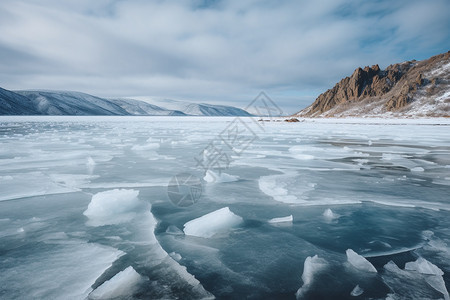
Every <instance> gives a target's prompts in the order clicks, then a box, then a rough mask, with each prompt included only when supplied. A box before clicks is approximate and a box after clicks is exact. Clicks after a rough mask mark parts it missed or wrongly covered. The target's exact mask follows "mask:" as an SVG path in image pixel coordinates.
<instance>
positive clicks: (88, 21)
mask: <svg viewBox="0 0 450 300" xmlns="http://www.w3.org/2000/svg"><path fill="white" fill-rule="evenodd" d="M199 3H200V1H180V2H170V1H143V0H127V1H117V0H116V1H113V0H100V1H89V0H81V1H80V0H76V1H75V0H69V1H57V0H40V1H38V0H2V1H1V2H0V86H2V87H5V88H10V89H22V88H49V89H70V90H80V91H84V92H89V93H93V94H95V95H99V96H132V95H141V96H143V95H148V96H159V97H177V98H183V99H192V100H196V101H222V102H227V101H230V102H233V103H237V102H239V101H242V105H241V106H245V104H246V102H249V101H251V98H252V97H253V96H256V95H257V93H258V92H259V90H265V91H266V92H268V94H269V95H271V96H272V97H273V98H274V100H277V101H279V102H281V105H283V106H285V107H286V108H287V110H291V112H292V111H294V110H295V109H296V107H300V106H304V105H305V104H307V102H310V101H312V100H313V99H314V97H315V96H317V94H318V93H320V92H321V91H324V90H326V89H328V88H330V87H331V86H332V85H333V84H334V83H335V82H336V81H338V80H339V79H340V78H341V77H343V76H346V75H349V74H351V72H352V71H353V69H355V68H356V67H358V66H364V65H369V64H374V63H379V64H380V65H381V66H382V67H383V66H386V65H388V64H390V63H395V62H397V61H398V60H406V59H413V58H418V59H421V58H426V57H427V56H430V55H432V54H437V52H443V51H446V50H448V49H447V48H449V46H450V44H449V43H450V42H449V40H450V39H449V36H450V33H449V32H450V29H449V28H450V22H449V20H448V16H447V12H448V11H449V10H450V4H449V2H448V1H445V0H431V1H427V2H424V1H418V0H416V1H396V2H394V3H392V1H367V2H361V1H356V0H348V1H346V0H333V1H332V0H326V1H283V2H279V1H215V2H214V3H213V5H210V6H201V7H200V6H199ZM314 93H316V95H314ZM295 94H297V95H298V99H299V101H298V102H296V101H293V99H295ZM286 95H289V96H286ZM305 95H308V96H305ZM302 99H303V100H302ZM306 101H307V102H306Z"/></svg>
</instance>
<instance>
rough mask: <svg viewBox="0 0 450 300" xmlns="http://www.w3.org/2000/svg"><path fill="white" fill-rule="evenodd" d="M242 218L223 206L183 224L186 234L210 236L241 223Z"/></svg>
mask: <svg viewBox="0 0 450 300" xmlns="http://www.w3.org/2000/svg"><path fill="white" fill-rule="evenodd" d="M242 221H243V219H242V218H241V217H240V216H237V215H235V214H234V213H233V212H231V211H230V209H229V208H228V207H224V208H221V209H218V210H216V211H213V212H211V213H209V214H206V215H204V216H201V217H199V218H197V219H194V220H191V221H189V222H187V223H186V224H184V233H185V234H186V235H192V236H198V237H203V238H210V237H212V236H214V235H215V234H218V233H223V232H226V231H228V230H230V229H231V228H233V227H236V226H238V225H239V224H241V223H242Z"/></svg>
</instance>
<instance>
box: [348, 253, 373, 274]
mask: <svg viewBox="0 0 450 300" xmlns="http://www.w3.org/2000/svg"><path fill="white" fill-rule="evenodd" d="M345 253H346V254H347V261H348V262H349V263H350V264H351V265H352V266H353V267H355V268H356V269H358V270H360V271H364V272H370V273H377V269H375V267H374V266H373V265H372V264H371V263H370V262H369V261H368V260H367V259H365V258H364V257H363V256H361V255H359V254H358V253H356V252H355V251H353V250H352V249H347V251H346V252H345Z"/></svg>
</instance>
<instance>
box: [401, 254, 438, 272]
mask: <svg viewBox="0 0 450 300" xmlns="http://www.w3.org/2000/svg"><path fill="white" fill-rule="evenodd" d="M405 270H408V271H417V272H419V273H421V274H427V275H439V276H441V275H444V272H442V270H441V269H439V268H438V267H437V266H436V265H434V264H432V263H430V262H429V261H428V260H426V259H425V258H422V257H419V258H418V259H417V260H416V261H413V262H407V263H406V264H405Z"/></svg>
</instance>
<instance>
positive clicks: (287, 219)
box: [269, 215, 294, 224]
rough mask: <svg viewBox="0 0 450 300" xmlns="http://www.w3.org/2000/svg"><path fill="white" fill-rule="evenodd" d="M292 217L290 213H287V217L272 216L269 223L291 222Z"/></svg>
mask: <svg viewBox="0 0 450 300" xmlns="http://www.w3.org/2000/svg"><path fill="white" fill-rule="evenodd" d="M293 220H294V218H293V217H292V215H289V216H287V217H279V218H273V219H270V220H269V223H272V224H276V223H292V221H293Z"/></svg>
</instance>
